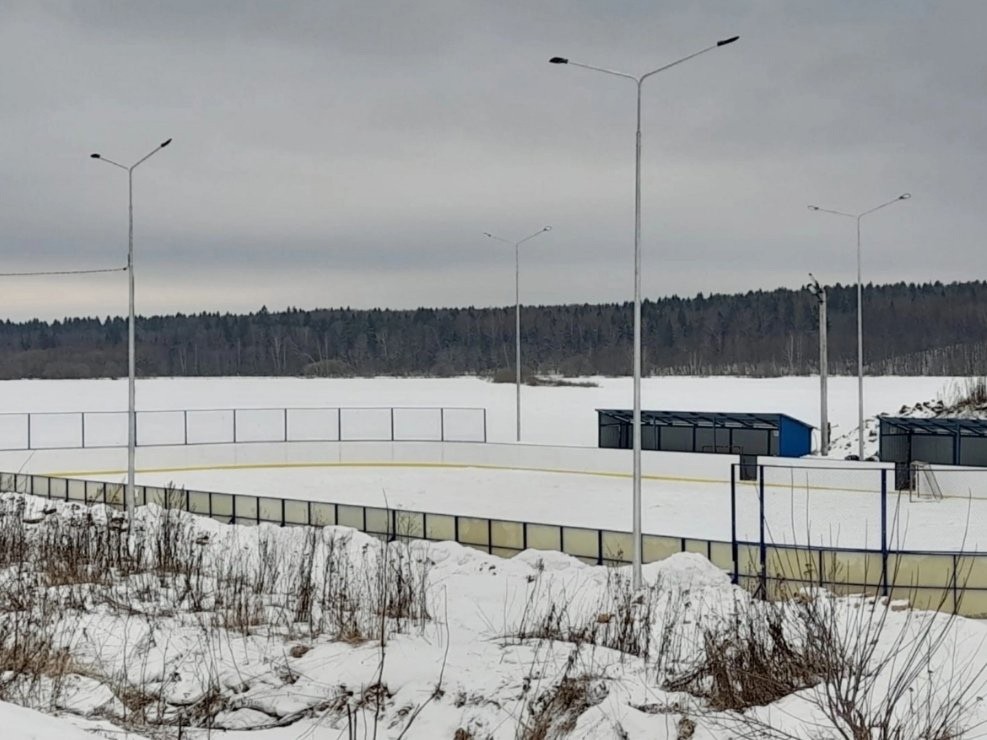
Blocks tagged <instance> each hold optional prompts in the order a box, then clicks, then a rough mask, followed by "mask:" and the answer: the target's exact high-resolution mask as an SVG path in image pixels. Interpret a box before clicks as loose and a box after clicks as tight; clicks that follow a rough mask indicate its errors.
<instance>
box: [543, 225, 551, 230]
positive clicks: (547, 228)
mask: <svg viewBox="0 0 987 740" xmlns="http://www.w3.org/2000/svg"><path fill="white" fill-rule="evenodd" d="M551 230H552V227H551V226H546V227H545V228H544V229H542V231H551Z"/></svg>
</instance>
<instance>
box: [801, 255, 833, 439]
mask: <svg viewBox="0 0 987 740" xmlns="http://www.w3.org/2000/svg"><path fill="white" fill-rule="evenodd" d="M809 277H810V278H811V279H812V282H811V283H809V284H808V285H807V286H806V287H807V288H808V289H809V292H810V293H812V295H814V296H815V297H816V300H817V301H819V406H820V409H819V454H820V455H827V454H829V402H828V400H827V398H826V380H827V376H828V374H829V352H828V348H827V346H826V332H827V329H828V325H827V321H826V289H825V288H824V287H823V286H821V285H820V284H819V281H818V280H816V277H815V275H813V274H812V273H811V272H810V273H809Z"/></svg>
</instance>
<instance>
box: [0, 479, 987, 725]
mask: <svg viewBox="0 0 987 740" xmlns="http://www.w3.org/2000/svg"><path fill="white" fill-rule="evenodd" d="M19 500H20V501H21V502H23V503H24V504H25V508H24V509H22V510H18V509H17V508H16V504H17V501H16V500H15V499H12V498H9V497H5V498H4V499H0V507H2V511H3V512H4V517H2V519H0V530H2V531H3V533H4V535H5V537H4V538H2V543H0V552H3V553H4V554H5V556H7V557H9V556H10V555H11V554H13V553H17V552H21V553H24V554H25V555H26V556H28V557H31V560H30V561H29V562H25V563H21V564H19V565H17V564H16V561H15V562H14V563H11V564H10V565H8V566H7V567H6V569H4V570H0V580H2V582H3V584H4V588H5V589H6V590H11V589H16V596H17V602H16V603H17V604H18V607H19V608H21V609H22V610H27V611H31V613H35V611H36V613H37V614H38V615H44V614H48V616H47V617H44V616H40V617H39V620H40V621H39V622H38V624H39V625H42V626H43V627H44V633H43V634H44V637H45V640H44V641H42V643H40V645H39V649H44V650H52V651H53V655H60V654H62V653H60V652H59V648H60V647H64V649H65V650H66V651H67V655H69V656H71V660H69V661H67V662H62V663H59V664H58V665H59V666H62V667H61V668H60V669H58V670H56V669H55V668H53V667H52V664H51V662H50V661H45V662H44V663H43V664H42V665H43V666H44V671H45V672H46V673H45V675H43V676H41V677H40V679H39V680H37V681H34V682H32V681H30V680H27V679H28V677H23V678H22V680H19V681H13V682H8V681H4V680H0V691H2V692H4V693H5V695H7V696H8V697H13V698H17V699H18V701H22V702H23V703H25V704H28V705H29V706H39V707H45V708H47V709H49V710H54V711H57V712H58V713H60V714H62V715H63V719H50V718H45V717H38V716H36V715H32V714H31V713H29V712H27V711H26V710H22V709H19V708H15V707H11V706H10V705H5V704H0V722H3V723H4V724H3V727H4V733H3V736H4V737H18V738H31V737H37V738H39V739H40V740H54V738H55V737H56V736H57V737H59V739H60V740H62V739H64V740H76V738H80V740H81V737H82V735H81V733H80V732H79V731H78V729H77V728H80V727H85V728H86V729H89V730H92V731H95V732H96V734H97V736H102V737H106V738H115V737H131V738H139V737H148V738H158V737H177V736H178V732H177V728H176V724H177V723H178V722H179V721H181V722H183V723H184V724H185V725H186V729H185V731H184V732H185V734H184V737H187V738H190V739H192V738H195V739H197V740H205V739H206V738H217V737H221V738H225V739H226V740H298V739H300V738H322V737H327V738H337V737H340V738H342V737H346V738H352V737H378V738H381V740H384V739H387V738H389V739H391V740H396V739H397V738H407V739H408V740H413V739H415V738H421V739H425V740H432V739H433V738H452V739H454V740H464V739H465V740H480V739H481V738H483V739H490V740H517V738H522V739H525V740H527V739H528V738H543V737H572V738H579V739H581V740H589V739H595V738H628V739H632V738H633V739H635V740H638V739H640V740H656V739H657V740H664V739H668V740H680V739H681V738H685V737H689V738H701V739H704V740H726V738H730V737H737V736H744V737H772V736H774V735H772V734H771V733H772V732H779V733H780V732H784V733H788V734H787V737H835V736H843V735H838V734H837V730H836V727H837V726H838V720H834V718H833V717H827V716H825V711H824V709H823V707H824V705H825V702H824V697H825V689H826V687H827V686H829V687H830V688H831V689H833V688H838V687H839V686H843V687H844V690H845V688H846V686H848V685H849V681H844V682H842V683H840V682H838V681H835V679H829V680H830V681H833V683H827V679H826V676H827V675H838V674H829V673H825V671H826V670H829V669H825V667H824V666H823V665H821V664H819V663H813V662H809V663H808V664H806V662H805V661H806V659H808V660H809V661H813V660H815V661H818V659H819V658H820V655H819V653H818V651H819V650H822V649H831V650H832V651H833V653H832V654H829V655H827V656H826V659H827V660H832V659H835V658H839V660H840V661H844V662H845V664H844V668H845V669H848V670H854V671H856V673H853V674H851V675H853V676H858V677H859V678H860V680H861V684H860V687H859V688H860V691H859V692H858V693H857V694H856V696H855V698H854V706H855V707H856V708H859V709H860V711H861V713H862V716H863V718H865V723H867V724H871V723H873V722H876V721H877V720H878V719H880V720H881V721H884V722H885V723H888V724H901V725H904V732H903V734H901V735H899V736H900V737H903V738H905V737H907V738H913V737H914V738H918V737H933V735H928V734H919V725H921V724H922V723H924V722H929V721H931V722H932V723H934V724H935V723H937V722H940V721H947V722H948V721H949V720H951V719H955V725H956V727H959V728H968V729H969V730H971V731H970V732H969V733H968V734H966V735H962V737H978V736H979V735H978V734H977V732H976V730H977V729H978V727H979V725H980V724H982V723H983V722H984V721H985V720H987V708H985V707H984V705H983V703H982V702H980V701H979V699H978V697H979V696H982V695H983V690H984V689H985V688H987V686H985V676H984V675H983V673H982V670H981V667H982V666H983V665H984V663H985V662H987V647H985V639H987V623H983V622H977V621H972V620H966V619H963V618H955V619H951V618H949V617H947V616H944V615H935V616H934V615H931V614H913V613H910V612H908V611H907V610H904V611H902V610H900V607H899V606H898V605H889V607H888V608H886V607H885V606H884V605H883V604H881V603H877V604H874V603H873V602H869V601H867V600H863V599H860V598H854V597H851V598H843V599H835V600H834V599H830V598H829V597H826V596H824V595H819V594H816V595H808V596H807V597H806V598H804V599H802V600H799V601H793V602H790V603H788V604H782V605H779V606H770V605H764V604H761V603H760V602H756V601H754V600H752V598H751V597H750V596H749V595H748V594H747V593H746V592H744V591H742V590H740V589H738V588H736V587H733V586H731V585H730V583H729V580H728V579H727V578H726V576H725V575H724V574H723V573H722V572H720V571H719V570H717V569H716V568H714V567H713V566H711V564H710V563H709V562H708V561H706V560H705V559H704V558H702V557H701V556H698V555H694V554H690V553H684V554H681V555H677V556H674V557H672V558H669V559H667V560H665V561H662V562H661V563H656V564H652V565H649V566H647V567H646V568H645V574H644V575H645V582H646V584H647V586H646V588H645V589H644V590H643V591H641V592H634V591H632V590H630V589H629V588H628V585H627V578H628V573H627V570H626V569H619V570H614V569H607V568H600V567H591V566H586V565H584V564H582V563H580V562H578V561H576V560H574V559H572V558H569V557H567V556H564V555H560V554H557V553H554V554H553V553H536V552H531V551H529V552H525V553H523V554H521V555H520V556H518V557H516V558H514V559H511V560H503V559H499V558H495V557H491V556H488V555H485V554H483V553H478V552H476V551H474V550H470V549H467V548H463V547H461V546H459V545H456V544H454V543H422V542H414V543H411V544H410V545H405V544H402V543H392V544H391V545H388V546H387V549H386V557H387V561H386V563H389V565H388V566H387V567H388V568H390V569H391V570H385V573H386V572H389V573H391V575H390V576H387V577H384V578H379V573H380V570H379V568H380V565H381V563H382V562H385V561H383V560H382V558H384V556H385V554H384V553H385V551H384V550H382V549H381V547H382V545H381V544H380V543H379V542H377V541H376V540H373V539H371V538H369V537H365V536H363V535H360V534H359V533H354V532H352V531H349V530H343V529H338V528H327V529H325V530H323V531H321V532H319V533H317V534H316V535H315V536H314V538H313V536H312V535H311V534H310V532H311V530H303V529H280V528H277V527H270V526H267V525H265V526H262V527H250V528H247V527H232V526H226V525H220V524H218V523H216V522H213V521H210V520H205V519H198V518H195V517H191V516H189V515H184V514H180V513H178V512H174V513H173V514H172V516H173V517H175V518H177V521H174V520H173V521H172V524H171V525H170V526H171V529H165V528H164V525H163V522H162V520H161V519H159V516H160V514H159V511H158V510H154V509H142V510H141V512H140V513H139V518H138V525H137V528H136V530H135V531H137V532H142V533H145V534H144V535H141V536H140V537H147V538H148V539H141V538H140V537H138V538H135V539H134V543H135V545H134V548H135V549H134V551H135V552H144V553H146V555H145V559H144V560H141V561H139V562H138V561H136V560H131V559H121V558H122V556H121V554H120V551H117V550H114V549H112V548H110V549H106V548H96V549H90V548H87V547H80V544H81V543H84V542H92V543H97V542H102V541H104V538H105V537H107V536H109V538H110V540H109V542H113V541H114V540H113V535H112V532H113V531H114V527H113V526H112V525H108V526H107V525H104V524H103V522H104V521H105V519H104V517H105V515H106V514H107V512H106V510H104V509H101V508H99V507H97V508H96V509H94V510H92V511H91V512H90V513H91V518H88V517H84V518H82V519H77V520H76V521H77V523H76V524H75V525H73V526H72V527H69V528H68V530H66V528H65V525H64V522H66V521H68V520H69V518H71V517H78V516H79V514H86V512H85V511H84V510H81V509H79V508H78V507H77V506H73V505H64V504H59V505H56V506H54V507H52V505H51V504H50V502H46V501H44V500H41V499H35V498H31V497H23V498H20V499H19ZM11 507H14V508H11ZM45 528H49V530H48V531H50V532H52V533H56V534H57V533H62V534H59V535H58V536H56V537H54V538H51V537H49V538H48V539H47V540H46V539H45V538H44V537H42V534H43V532H44V531H45ZM66 531H71V532H72V533H73V535H72V537H73V540H72V541H73V542H74V543H76V544H75V545H74V546H73V547H74V548H76V549H71V548H69V549H63V550H57V549H56V550H52V551H49V556H48V557H47V558H38V557H36V555H37V552H39V551H35V550H30V549H29V550H28V551H26V552H25V551H24V550H17V549H13V548H12V543H15V542H19V541H22V539H21V537H22V535H23V537H24V538H26V541H28V542H31V541H35V540H32V539H31V538H32V537H40V538H41V540H42V541H48V542H59V541H61V542H65V540H64V536H65V535H64V533H66ZM86 532H90V533H92V534H91V535H89V537H91V539H89V538H87V535H86V534H85V533H86ZM10 535H17V536H15V537H11V536H10ZM136 543H142V544H140V545H138V544H136ZM168 543H170V547H163V546H164V545H166V544H168ZM59 558H64V559H63V560H60V559H59ZM308 563H311V564H312V568H313V570H312V572H311V574H309V573H308V570H307V565H306V564H308ZM14 565H17V567H12V566H14ZM86 566H95V567H93V568H92V569H87V567H86ZM395 569H396V570H395ZM330 573H332V574H334V575H328V574H330ZM108 574H109V575H110V577H107V575H108ZM395 574H400V576H399V577H397V576H396V575H395ZM299 579H301V580H299ZM327 583H328V584H330V585H331V588H333V589H337V590H339V591H340V593H339V594H335V592H332V593H330V594H329V595H328V596H327V595H326V594H325V592H324V590H323V589H324V585H323V584H327ZM306 584H314V585H315V586H316V590H315V592H314V593H313V592H309V591H307V590H306ZM388 589H397V590H388ZM32 593H33V594H40V593H48V594H55V593H61V594H62V596H63V598H64V599H65V601H64V603H63V605H62V607H61V608H60V609H59V610H57V611H55V612H54V613H51V612H45V610H44V604H45V603H47V602H45V601H44V600H39V599H37V597H36V596H35V600H34V601H31V596H30V594H32ZM304 593H308V594H309V597H308V598H309V599H312V600H314V604H315V606H311V605H303V602H302V598H303V594H304ZM343 593H345V594H346V604H347V606H346V608H345V609H343V610H341V611H334V610H331V609H330V610H329V611H328V612H327V611H324V610H323V605H330V606H331V605H332V604H337V603H339V599H340V598H342V594H343ZM401 594H404V597H400V598H399V596H400V595H401ZM378 599H380V600H379V601H378ZM0 601H2V602H3V603H4V605H5V608H4V609H3V610H0V625H2V624H3V623H4V622H3V620H4V617H5V616H6V617H8V618H9V616H10V615H11V612H10V611H9V608H10V604H11V603H13V597H10V598H7V597H3V598H0ZM28 603H30V604H33V606H31V607H26V606H24V605H25V604H28ZM378 605H385V606H383V607H378ZM378 608H383V609H384V611H385V612H386V613H388V614H390V615H391V616H390V617H388V619H387V620H386V621H385V622H380V621H379V619H377V617H375V616H374V615H375V614H378V612H377V611H376V610H377V609H378ZM22 613H26V612H22ZM771 615H774V616H773V617H772V616H771ZM772 618H774V619H777V620H780V621H779V622H778V624H780V625H782V627H783V629H784V633H785V640H786V643H785V648H784V650H783V651H782V652H780V653H777V654H778V655H779V656H780V655H782V653H783V654H784V655H789V656H791V655H793V654H797V655H802V654H803V651H807V652H804V654H805V655H806V656H807V658H803V659H799V663H798V664H799V665H801V668H800V670H806V671H807V674H806V677H805V678H804V679H798V680H796V681H795V687H794V688H790V689H787V690H785V691H784V692H782V694H784V695H783V696H781V698H778V697H773V698H771V699H766V700H764V703H766V704H767V705H766V706H763V707H759V706H753V707H751V708H749V709H748V710H747V711H746V712H745V713H744V714H740V713H737V712H732V711H724V710H723V709H722V708H718V704H717V701H718V700H714V699H713V698H712V697H713V696H714V694H713V693H711V692H712V688H711V687H712V685H713V684H711V681H712V678H710V677H709V676H707V677H706V678H696V679H692V680H689V679H688V676H690V675H696V676H703V675H706V674H705V673H703V670H704V669H703V665H704V658H705V657H706V656H708V655H709V654H710V652H709V651H710V645H711V643H710V642H709V637H710V636H713V637H714V638H715V639H719V638H717V637H716V636H718V635H719V636H721V637H724V638H728V639H734V638H729V636H730V635H731V634H733V633H731V629H732V628H731V625H734V624H736V620H738V619H739V620H740V621H741V623H742V624H744V625H748V624H749V625H751V626H752V628H753V629H754V630H755V633H756V634H757V635H759V638H758V639H759V640H761V641H763V643H762V644H763V647H764V648H765V650H766V651H767V653H773V652H774V651H776V650H781V646H780V645H779V644H778V643H777V642H772V640H776V638H775V637H772V636H771V635H773V634H775V635H776V634H777V633H774V632H772V631H771V629H770V628H769V626H768V625H769V624H770V623H771V621H770V619H772ZM761 620H767V621H761ZM341 625H347V626H346V627H345V628H342V631H341ZM757 625H761V626H757ZM368 630H369V631H368ZM820 632H821V633H823V634H827V635H829V636H830V638H836V641H835V642H823V643H821V644H815V643H812V644H810V640H812V639H814V638H815V637H817V636H818V635H819V634H820ZM381 636H383V637H384V638H385V639H384V646H383V648H382V646H381ZM8 639H11V638H10V637H9V633H8ZM812 645H815V647H812ZM812 651H815V652H812ZM777 659H781V660H782V661H783V663H784V661H786V660H788V658H776V660H777ZM28 665H31V666H33V664H30V663H29V664H28ZM746 665H747V668H746V670H765V666H763V665H761V666H760V667H758V665H750V664H746ZM855 666H856V667H855ZM736 668H737V669H743V664H742V662H738V663H737V665H736ZM5 677H6V678H8V679H9V678H10V676H9V674H8V675H7V676H5ZM773 678H778V677H777V676H770V677H769V676H766V675H765V676H763V677H761V678H758V679H757V680H756V681H753V682H748V686H754V687H755V688H757V691H758V692H760V691H761V690H762V689H763V685H764V684H765V683H766V682H767V681H768V680H769V679H773ZM819 680H822V681H823V683H822V684H816V682H817V681H819ZM803 681H804V683H802V682H803ZM898 683H901V691H900V693H899V692H897V690H895V691H892V690H891V687H894V688H895V689H897V684H898ZM811 684H816V685H815V687H813V686H812V685H811ZM799 686H803V687H802V688H799ZM717 695H719V694H717ZM917 696H920V697H921V700H917V699H915V698H914V697H917ZM889 697H894V701H893V702H891V703H890V705H889ZM735 700H736V701H742V702H750V701H751V700H750V698H747V699H742V698H741V697H739V695H738V696H737V697H735ZM754 704H755V705H756V704H758V702H757V701H755V702H754ZM885 709H887V710H888V711H887V712H885V711H884V710H885ZM95 718H98V719H101V721H102V722H103V724H101V725H100V724H95V723H93V722H92V721H91V720H93V719H95ZM107 721H112V722H114V723H115V724H117V725H118V726H122V727H126V728H128V729H129V733H128V734H124V733H123V732H122V731H121V730H119V729H110V728H108V726H107V724H106V722H107ZM909 723H911V724H909ZM189 724H192V725H194V726H195V727H196V728H197V729H189V728H188V727H187V725H189ZM206 728H211V729H206ZM539 728H541V729H542V730H544V734H539ZM846 729H847V728H846V726H845V725H843V726H840V730H841V731H843V732H845V731H846ZM10 732H14V733H15V734H9V733H10ZM31 733H34V734H31ZM742 733H743V734H742ZM779 736H780V735H779ZM947 736H948V737H957V738H958V737H961V735H959V734H950V735H934V737H947Z"/></svg>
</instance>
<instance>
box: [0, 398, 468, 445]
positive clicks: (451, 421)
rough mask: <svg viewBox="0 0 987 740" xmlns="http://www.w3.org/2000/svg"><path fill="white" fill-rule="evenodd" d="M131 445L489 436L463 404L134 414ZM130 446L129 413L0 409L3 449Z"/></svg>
mask: <svg viewBox="0 0 987 740" xmlns="http://www.w3.org/2000/svg"><path fill="white" fill-rule="evenodd" d="M136 427H137V436H136V446H138V447H152V446H166V445H200V444H244V443H248V442H486V441H487V410H486V409H484V408H462V407H456V408H451V407H397V406H395V407H318V408H256V409H254V408H239V409H184V410H166V411H150V410H147V411H137V412H136ZM126 446H127V412H126V411H71V412H42V413H0V450H62V449H65V450H68V449H99V448H111V447H126Z"/></svg>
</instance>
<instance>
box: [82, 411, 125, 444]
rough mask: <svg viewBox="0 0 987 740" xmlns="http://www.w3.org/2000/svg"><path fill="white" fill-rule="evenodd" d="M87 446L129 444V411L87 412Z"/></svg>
mask: <svg viewBox="0 0 987 740" xmlns="http://www.w3.org/2000/svg"><path fill="white" fill-rule="evenodd" d="M83 422H84V424H85V426H86V447H120V446H123V445H126V444H127V413H126V412H124V411H108V412H99V413H91V414H86V415H85V418H84V419H83Z"/></svg>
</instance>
